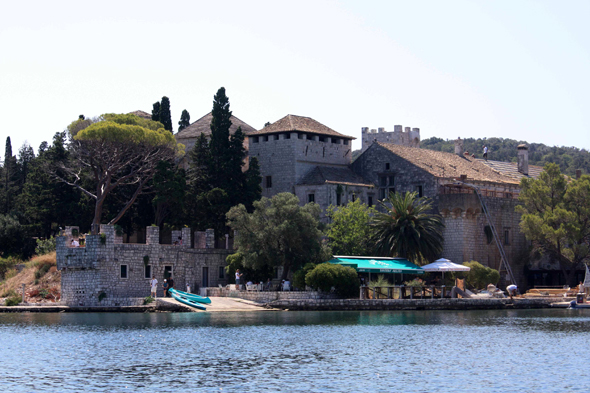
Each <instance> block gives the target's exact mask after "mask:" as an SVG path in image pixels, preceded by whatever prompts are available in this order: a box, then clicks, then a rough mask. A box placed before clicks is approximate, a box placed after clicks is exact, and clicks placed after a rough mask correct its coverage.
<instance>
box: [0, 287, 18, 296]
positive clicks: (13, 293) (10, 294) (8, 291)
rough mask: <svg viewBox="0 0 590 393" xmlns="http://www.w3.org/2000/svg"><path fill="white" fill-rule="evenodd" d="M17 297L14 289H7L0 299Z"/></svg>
mask: <svg viewBox="0 0 590 393" xmlns="http://www.w3.org/2000/svg"><path fill="white" fill-rule="evenodd" d="M15 296H18V293H16V291H15V290H14V289H9V290H7V291H4V293H2V294H1V295H0V297H15Z"/></svg>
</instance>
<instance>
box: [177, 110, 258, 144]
mask: <svg viewBox="0 0 590 393" xmlns="http://www.w3.org/2000/svg"><path fill="white" fill-rule="evenodd" d="M212 119H213V115H212V114H211V112H209V113H207V114H206V115H205V116H203V117H201V118H200V119H199V120H197V121H195V122H193V123H191V124H190V125H189V126H188V127H186V128H185V129H184V130H182V131H180V132H179V133H177V134H176V135H175V136H176V138H177V139H188V138H197V137H198V136H199V135H201V134H205V136H210V135H211V120H212ZM230 119H231V122H232V125H231V127H230V129H229V132H230V134H234V133H235V132H236V130H237V129H238V127H242V132H243V133H244V134H246V135H249V134H251V133H253V132H255V131H256V129H254V127H252V126H250V125H248V124H246V123H244V122H243V121H242V120H240V119H238V118H237V117H235V116H232V117H231V118H230Z"/></svg>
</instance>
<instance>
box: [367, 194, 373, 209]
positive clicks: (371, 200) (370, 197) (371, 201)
mask: <svg viewBox="0 0 590 393" xmlns="http://www.w3.org/2000/svg"><path fill="white" fill-rule="evenodd" d="M368 199H369V201H368V205H369V207H371V206H373V195H369V197H368Z"/></svg>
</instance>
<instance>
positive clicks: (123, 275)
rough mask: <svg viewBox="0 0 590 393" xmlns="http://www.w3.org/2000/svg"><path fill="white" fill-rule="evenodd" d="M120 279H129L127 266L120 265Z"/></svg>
mask: <svg viewBox="0 0 590 393" xmlns="http://www.w3.org/2000/svg"><path fill="white" fill-rule="evenodd" d="M121 278H129V277H128V276H127V265H121Z"/></svg>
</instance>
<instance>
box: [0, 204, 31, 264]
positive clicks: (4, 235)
mask: <svg viewBox="0 0 590 393" xmlns="http://www.w3.org/2000/svg"><path fill="white" fill-rule="evenodd" d="M34 251H35V244H34V241H33V240H32V239H31V238H30V236H28V231H27V229H26V228H25V227H24V226H23V225H22V224H21V223H20V222H19V221H18V220H17V219H16V218H15V217H14V216H11V215H7V214H0V257H6V256H19V257H21V258H23V259H27V258H30V257H31V256H32V255H33V252H34Z"/></svg>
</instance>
